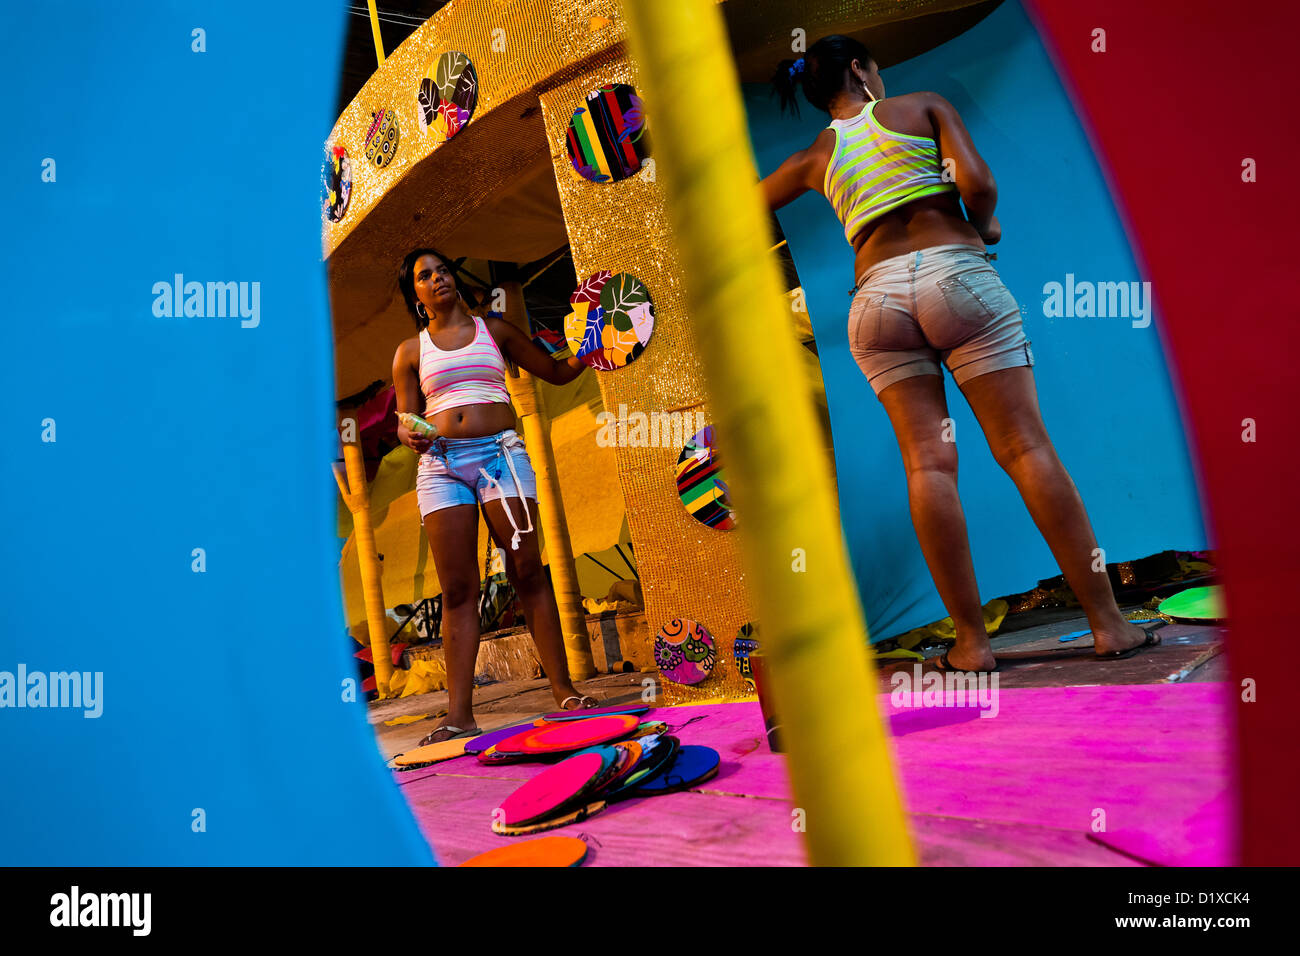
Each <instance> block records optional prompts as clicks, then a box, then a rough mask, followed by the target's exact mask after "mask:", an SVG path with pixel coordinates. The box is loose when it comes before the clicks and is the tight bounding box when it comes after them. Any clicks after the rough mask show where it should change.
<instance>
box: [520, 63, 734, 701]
mask: <svg viewBox="0 0 1300 956" xmlns="http://www.w3.org/2000/svg"><path fill="white" fill-rule="evenodd" d="M610 83H628V84H630V85H631V86H633V87H634V88H635V87H636V85H637V84H636V71H635V69H634V67H633V65H632V64H631V63H630V62H629V61H628V59H627V58H626V55H625V54H623V53H622V51H621V49H620V51H618V55H617V57H616V58H615V59H613V60H611V61H609V62H607V63H605V64H604V65H602V66H600V67H598V68H596V69H594V70H593V71H592V72H591V73H589V74H587V75H585V76H582V77H579V78H578V79H575V80H570V81H569V82H567V83H564V84H562V85H560V86H558V87H556V88H555V89H553V90H550V91H549V92H546V93H543V94H542V112H543V114H544V116H545V118H546V134H547V140H548V142H549V143H550V144H551V160H552V162H553V163H554V165H555V174H556V179H557V181H558V183H559V191H560V203H561V205H562V206H563V208H564V219H565V224H566V226H567V228H568V231H569V247H570V249H571V250H572V253H573V264H574V267H575V269H576V271H577V273H578V277H579V279H582V278H585V277H586V276H589V275H591V274H593V273H595V272H599V271H600V270H602V269H608V270H610V271H611V272H614V273H619V272H629V273H631V274H633V275H635V276H636V277H637V278H639V279H640V280H641V281H642V282H644V283H645V285H646V287H647V289H648V290H649V292H650V296H651V299H652V300H653V302H654V310H655V326H654V334H653V336H652V337H651V339H650V342H649V344H648V345H647V346H646V349H645V352H644V353H643V354H642V355H641V356H640V357H639V358H638V359H636V360H635V361H633V362H631V363H629V364H628V365H627V366H626V367H624V368H622V369H619V370H618V371H613V372H592V373H588V374H594V375H596V376H598V381H599V384H600V391H601V396H602V398H603V399H604V402H605V408H606V410H608V411H610V412H611V413H613V414H618V413H619V409H620V407H621V406H626V409H627V413H628V414H629V415H630V414H632V413H635V412H641V413H645V414H647V415H648V414H649V413H651V412H656V411H657V412H665V411H677V410H680V411H688V412H693V411H696V410H700V411H703V412H704V417H705V420H706V421H707V420H708V410H709V407H708V400H707V394H706V392H705V388H704V378H703V373H702V371H701V369H700V365H699V359H698V357H697V354H696V347H695V342H694V338H693V335H692V330H691V325H690V322H689V321H688V318H687V314H686V299H685V292H684V290H683V288H682V283H681V268H680V266H679V264H678V262H677V257H676V254H675V249H674V245H673V242H672V238H671V235H670V234H669V227H668V217H667V214H666V212H665V210H664V199H663V190H662V188H661V187H660V185H659V184H658V183H657V182H656V181H655V179H654V165H653V163H652V162H651V163H648V164H647V165H646V166H644V167H643V168H642V169H641V171H640V172H638V173H636V174H635V175H633V176H631V177H630V178H628V179H625V180H621V181H619V182H613V183H594V182H588V181H587V180H585V179H583V178H581V177H579V176H578V175H577V173H575V172H574V171H573V167H572V166H571V165H570V162H569V157H568V153H567V151H566V149H565V137H566V133H567V130H568V126H569V119H570V117H571V116H572V115H573V111H574V110H575V109H577V108H578V107H579V106H582V105H583V102H584V98H585V97H586V94H587V93H589V92H591V91H592V90H595V89H597V88H599V87H601V86H605V85H607V84H610ZM645 108H646V115H647V117H648V119H647V123H646V130H647V135H648V136H649V137H650V139H651V141H652V142H653V138H654V109H655V106H654V104H653V103H646V104H645ZM651 159H652V160H653V146H652V147H651ZM680 453H681V449H680V448H626V447H625V448H619V449H618V473H619V482H620V484H621V485H622V491H623V499H624V501H625V503H626V506H627V518H628V527H629V529H630V531H631V533H632V542H633V546H634V547H635V549H636V557H637V567H638V569H639V572H640V574H641V583H642V588H643V590H644V594H645V611H646V620H647V624H648V625H649V629H650V631H651V633H654V632H656V631H657V630H658V629H659V627H660V626H661V625H663V624H664V623H665V622H666V621H669V620H671V619H672V618H675V617H682V618H689V619H691V620H694V621H697V622H698V623H700V624H702V625H703V626H704V627H705V629H706V630H708V631H709V632H710V633H711V634H712V635H713V639H714V646H715V648H716V651H717V658H718V659H717V663H716V665H715V667H714V670H713V673H712V675H711V676H710V677H709V678H708V679H707V680H705V681H703V682H702V683H700V684H696V685H692V686H689V687H688V686H684V685H680V684H674V683H672V682H670V681H664V688H663V689H664V692H665V696H666V698H667V700H668V702H670V703H679V702H684V701H690V700H700V699H704V698H708V697H716V696H723V697H728V698H735V697H741V696H745V695H746V693H747V689H746V687H745V683H744V680H743V678H741V676H740V674H739V673H738V671H737V670H736V666H735V661H734V657H733V644H734V641H735V636H736V632H737V630H738V629H739V628H740V626H741V625H742V624H744V623H745V622H746V621H748V620H749V618H750V615H751V605H750V601H749V596H748V594H747V593H746V591H745V586H744V575H743V572H742V570H741V562H740V555H739V552H738V549H737V545H738V540H739V539H738V537H737V535H735V534H734V533H732V532H728V531H718V530H715V529H713V528H710V527H707V526H706V525H704V524H702V523H701V522H699V521H697V520H696V519H695V518H693V517H691V515H690V514H689V513H688V512H687V511H686V508H685V507H684V506H683V504H682V502H681V499H680V498H679V497H678V495H677V485H676V469H677V459H678V456H679V455H680ZM724 467H725V463H724ZM740 520H742V521H743V520H744V516H743V515H742V516H740Z"/></svg>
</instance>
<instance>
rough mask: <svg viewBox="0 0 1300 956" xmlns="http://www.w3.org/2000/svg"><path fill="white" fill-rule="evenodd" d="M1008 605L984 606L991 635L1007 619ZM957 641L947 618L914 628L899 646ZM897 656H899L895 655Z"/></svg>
mask: <svg viewBox="0 0 1300 956" xmlns="http://www.w3.org/2000/svg"><path fill="white" fill-rule="evenodd" d="M1007 610H1008V605H1007V602H1006V601H1004V600H1002V599H1001V598H994V599H993V600H992V601H989V603H988V604H985V605H984V629H985V630H986V631H988V632H989V633H990V634H996V633H997V632H998V628H1000V627H1001V626H1002V622H1003V621H1004V620H1005V619H1006V616H1007ZM956 639H957V629H956V627H954V626H953V623H952V618H950V617H945V618H944V619H943V620H942V621H935V622H934V623H932V624H927V625H925V626H924V627H918V628H914V629H913V630H910V631H908V632H907V633H906V634H903V635H901V636H900V637H898V638H897V641H896V643H897V645H898V646H899V647H900V648H903V649H904V650H911V649H912V648H914V647H917V646H919V645H920V644H922V643H923V642H927V641H928V642H934V641H955V640H956ZM880 656H881V657H889V656H890V655H889V654H882V655H880ZM895 656H897V655H895Z"/></svg>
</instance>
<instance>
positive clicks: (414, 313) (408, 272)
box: [397, 246, 474, 331]
mask: <svg viewBox="0 0 1300 956" xmlns="http://www.w3.org/2000/svg"><path fill="white" fill-rule="evenodd" d="M424 256H433V257H434V258H435V259H437V260H438V261H439V262H441V263H442V264H443V265H445V266H446V267H447V271H448V272H450V273H451V284H452V285H453V286H454V287H455V289H456V294H457V295H459V296H460V297H461V298H462V299H464V300H465V302H466V304H468V305H469V306H470V307H471V308H472V307H473V305H474V298H473V295H472V294H469V295H467V294H466V292H465V291H464V290H463V289H461V286H460V280H459V279H457V278H456V263H455V260H454V259H451V258H449V257H447V256H444V255H443V254H442V253H441V252H439V251H438V250H437V249H434V248H431V247H429V246H423V247H421V248H419V249H412V250H411V251H410V252H408V253H407V254H406V258H405V259H403V260H402V267H401V268H400V269H399V270H398V271H397V287H398V288H399V289H401V290H402V298H403V299H405V300H406V311H408V312H410V313H411V318H413V319H415V328H416V330H417V331H423V329H424V327H425V326H427V325H428V324H429V320H428V318H427V317H425V316H423V315H421V314H420V312H419V310H418V309H417V308H416V305H418V304H419V301H420V300H419V299H417V298H416V297H415V264H416V263H417V262H419V261H420V259H421V258H422V257H424Z"/></svg>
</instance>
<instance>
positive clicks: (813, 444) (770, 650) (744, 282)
mask: <svg viewBox="0 0 1300 956" xmlns="http://www.w3.org/2000/svg"><path fill="white" fill-rule="evenodd" d="M622 9H623V14H624V16H625V18H626V23H627V35H628V43H629V46H630V48H631V52H632V55H633V58H634V59H635V61H636V63H637V65H638V67H639V79H638V83H639V84H640V86H641V88H642V89H641V90H640V92H641V93H642V94H643V95H644V98H645V102H646V104H647V112H648V123H647V128H648V129H649V130H650V131H651V135H652V136H653V137H654V157H655V162H656V166H657V168H658V170H659V177H660V181H661V182H662V184H663V185H664V188H665V190H666V194H667V199H668V202H667V206H668V210H669V214H670V215H671V217H672V223H673V227H674V232H675V235H676V240H677V246H678V251H679V254H680V257H681V262H682V266H683V274H684V275H685V277H686V283H685V284H686V293H687V299H688V302H689V304H690V309H691V317H692V320H693V323H694V328H695V333H696V336H697V338H698V342H699V349H700V358H701V361H702V364H703V366H704V372H705V377H706V381H707V384H708V388H709V393H710V396H711V397H712V400H713V409H714V417H715V424H716V426H717V440H718V443H719V450H720V452H721V454H722V456H723V460H724V461H725V462H726V467H727V471H728V477H729V478H730V482H729V487H730V489H731V491H732V492H733V493H734V500H735V503H736V508H737V513H738V515H739V517H740V521H739V524H738V529H737V530H738V533H740V534H742V535H743V536H745V539H746V541H745V547H744V549H743V551H744V553H745V556H746V558H747V559H748V570H749V571H750V575H751V579H752V582H753V584H752V586H751V588H750V589H749V590H750V593H751V594H752V595H753V599H754V603H755V607H756V609H757V613H758V623H759V626H760V627H761V629H762V635H763V653H764V655H765V658H766V664H767V668H766V670H767V672H769V673H770V683H771V684H772V689H773V695H772V696H773V699H774V700H775V702H776V706H777V707H778V708H779V710H780V720H781V725H782V732H783V734H782V739H783V740H784V741H785V742H786V746H787V748H788V754H787V756H788V762H789V768H790V779H791V783H792V786H793V789H794V797H795V805H796V807H797V808H799V809H801V810H803V811H804V814H803V816H802V820H803V822H804V825H805V831H804V834H805V839H806V841H807V847H808V854H809V859H810V860H811V862H812V863H814V864H816V865H829V866H845V865H894V866H897V865H911V864H913V863H914V862H915V857H914V854H913V850H912V845H911V841H910V840H909V838H908V835H907V827H906V822H905V819H904V816H903V809H902V804H901V801H900V799H899V794H898V789H897V786H896V785H895V782H894V775H893V771H892V767H891V761H890V755H889V749H888V744H887V738H886V733H885V730H884V727H883V726H882V723H881V718H880V714H879V713H878V712H877V710H876V695H877V691H878V688H877V684H876V676H875V672H874V668H873V666H872V662H871V656H870V651H869V649H868V643H867V629H866V622H865V621H864V620H863V616H862V608H861V606H860V605H859V604H858V596H857V591H856V589H855V587H854V584H853V581H852V579H851V578H850V576H849V571H848V560H847V556H846V555H845V552H844V541H843V538H842V535H841V531H840V527H839V523H838V521H837V520H836V511H835V505H834V499H833V493H832V487H831V483H830V476H829V473H828V470H827V463H826V459H825V452H824V450H823V449H822V447H821V446H820V443H819V442H818V440H817V437H818V434H819V432H818V425H817V421H816V418H815V416H814V412H813V407H812V401H811V398H810V396H809V394H808V391H807V389H806V386H805V384H804V383H805V381H806V376H805V375H804V372H803V369H802V367H801V365H800V363H799V357H798V355H797V353H796V349H797V348H798V346H797V345H796V343H795V340H794V337H793V336H791V335H790V328H789V324H790V322H789V313H788V309H787V308H786V305H785V301H784V298H783V296H782V294H781V286H780V283H779V280H778V276H777V269H776V262H775V260H774V259H773V258H772V256H771V255H770V254H769V252H768V248H769V247H770V246H771V244H772V243H771V239H770V238H769V237H770V236H771V232H770V229H769V226H768V221H767V213H766V210H765V209H764V208H763V204H762V200H761V199H760V196H759V192H758V189H757V186H756V184H757V181H758V175H757V172H756V171H755V169H754V165H753V162H752V159H751V156H750V149H749V133H748V130H747V128H746V124H745V114H744V110H743V108H742V105H741V100H740V95H739V80H738V78H737V76H736V69H735V64H734V63H733V62H732V59H731V55H730V52H729V47H728V41H727V34H726V31H725V29H724V28H723V23H722V16H721V14H720V13H719V11H718V9H717V6H716V5H715V3H714V2H713V0H655V2H654V3H646V2H641V0H633V2H626V0H625V2H623V3H622ZM700 90H707V91H708V94H709V95H708V96H707V98H706V99H707V104H706V106H705V107H703V108H699V109H682V108H679V106H680V105H681V104H684V103H694V102H697V101H698V100H699V94H700ZM805 567H806V570H802V569H803V568H805ZM764 676H765V677H767V676H768V673H765V674H764ZM796 819H798V818H796Z"/></svg>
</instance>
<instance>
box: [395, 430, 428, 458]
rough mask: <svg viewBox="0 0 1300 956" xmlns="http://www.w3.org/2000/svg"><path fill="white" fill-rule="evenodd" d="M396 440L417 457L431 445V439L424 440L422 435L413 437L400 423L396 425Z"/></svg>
mask: <svg viewBox="0 0 1300 956" xmlns="http://www.w3.org/2000/svg"><path fill="white" fill-rule="evenodd" d="M397 440H398V441H400V442H401V443H402V444H403V445H406V446H407V447H408V448H410V449H411V450H412V451H414V452H415V453H416V454H417V455H423V454H424V453H425V452H426V451H428V450H429V446H430V445H432V444H433V439H432V438H425V437H424V436H423V435H413V434H412V433H411V432H410V430H409V429H408V428H407V427H406V426H405V425H403V424H401V423H400V422H399V423H398V425H397Z"/></svg>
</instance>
